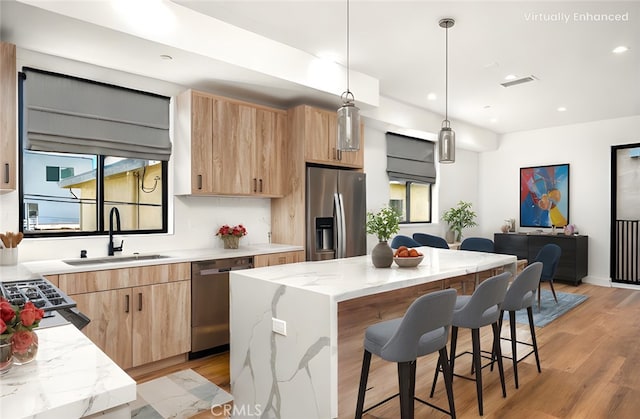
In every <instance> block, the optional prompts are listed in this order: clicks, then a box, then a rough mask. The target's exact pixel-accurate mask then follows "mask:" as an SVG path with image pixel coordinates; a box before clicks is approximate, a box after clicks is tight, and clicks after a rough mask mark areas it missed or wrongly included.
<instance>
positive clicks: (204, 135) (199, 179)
mask: <svg viewBox="0 0 640 419" xmlns="http://www.w3.org/2000/svg"><path fill="white" fill-rule="evenodd" d="M190 118H191V191H192V192H193V193H194V194H210V193H212V192H213V159H212V158H211V156H212V155H213V139H212V138H213V99H211V98H210V97H206V96H201V95H199V94H197V93H194V94H193V95H192V96H191V115H190Z"/></svg>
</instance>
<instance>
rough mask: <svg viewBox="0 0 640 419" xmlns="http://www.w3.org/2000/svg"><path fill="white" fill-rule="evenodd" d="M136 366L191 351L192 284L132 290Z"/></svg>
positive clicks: (164, 285) (180, 283)
mask: <svg viewBox="0 0 640 419" xmlns="http://www.w3.org/2000/svg"><path fill="white" fill-rule="evenodd" d="M133 306H134V308H135V309H134V311H133V342H132V343H133V345H132V346H133V366H134V367H136V366H139V365H144V364H148V363H149V362H155V361H159V360H161V359H165V358H170V357H172V356H175V355H179V354H183V353H185V352H189V350H190V349H191V321H190V318H191V282H190V281H180V282H170V283H168V284H158V285H150V286H146V287H137V288H133Z"/></svg>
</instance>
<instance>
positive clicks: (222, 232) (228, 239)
mask: <svg viewBox="0 0 640 419" xmlns="http://www.w3.org/2000/svg"><path fill="white" fill-rule="evenodd" d="M246 235H247V229H246V228H245V227H244V226H243V225H242V224H238V225H237V226H233V227H231V226H229V225H228V224H225V225H223V226H222V227H220V228H219V229H218V232H217V233H216V236H220V238H221V239H222V242H223V243H224V248H225V249H237V248H238V244H239V242H240V238H241V237H242V236H246Z"/></svg>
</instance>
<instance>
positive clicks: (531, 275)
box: [498, 262, 542, 388]
mask: <svg viewBox="0 0 640 419" xmlns="http://www.w3.org/2000/svg"><path fill="white" fill-rule="evenodd" d="M540 275H542V262H534V263H532V264H531V265H529V266H527V267H526V268H524V270H523V271H522V272H521V273H520V274H519V275H518V276H517V277H516V279H514V280H513V282H512V283H511V285H510V286H509V289H508V290H507V294H506V295H505V297H504V301H503V302H502V304H501V305H500V320H499V321H498V323H499V324H498V328H499V329H500V330H502V318H503V317H504V312H505V311H508V312H509V328H510V329H511V339H506V338H502V339H505V340H511V357H510V358H511V359H512V360H513V377H514V378H515V381H516V388H518V362H520V361H522V360H523V359H525V358H526V357H528V356H529V355H531V354H532V353H533V354H535V356H536V365H537V366H538V373H540V372H542V370H541V369H540V357H539V356H538V344H537V342H536V329H535V327H534V325H533V310H532V308H531V307H532V306H533V301H534V300H535V295H536V289H538V287H539V286H540ZM525 308H526V309H527V315H528V316H529V330H530V332H531V342H532V343H528V342H521V341H519V340H517V335H516V311H518V310H522V309H525ZM518 343H520V344H522V345H527V346H530V347H532V348H533V349H532V350H531V352H529V353H528V354H526V355H525V356H523V357H522V359H518V354H517V351H516V344H518ZM505 358H509V357H505Z"/></svg>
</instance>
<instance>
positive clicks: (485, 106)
mask: <svg viewBox="0 0 640 419" xmlns="http://www.w3.org/2000/svg"><path fill="white" fill-rule="evenodd" d="M482 109H491V105H484V106H483V107H482Z"/></svg>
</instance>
